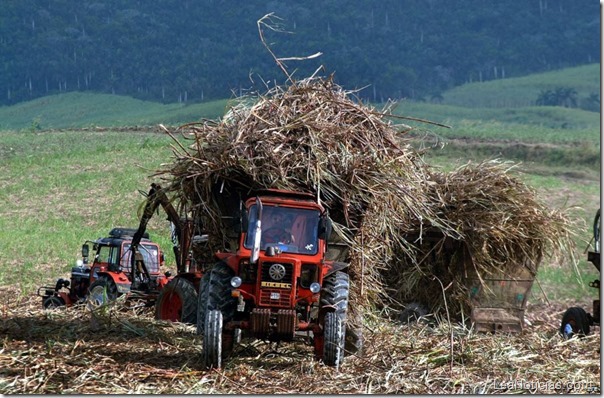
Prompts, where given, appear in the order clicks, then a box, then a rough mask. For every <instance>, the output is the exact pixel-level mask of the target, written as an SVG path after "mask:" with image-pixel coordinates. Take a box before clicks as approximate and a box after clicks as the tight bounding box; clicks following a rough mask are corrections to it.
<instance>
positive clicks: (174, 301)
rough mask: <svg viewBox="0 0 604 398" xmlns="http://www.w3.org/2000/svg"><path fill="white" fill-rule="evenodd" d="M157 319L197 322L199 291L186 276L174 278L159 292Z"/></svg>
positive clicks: (156, 306) (156, 307)
mask: <svg viewBox="0 0 604 398" xmlns="http://www.w3.org/2000/svg"><path fill="white" fill-rule="evenodd" d="M155 319H163V320H168V321H172V322H183V323H189V324H192V325H195V324H196V323H197V292H196V291H195V286H193V283H192V282H191V281H190V280H188V279H185V278H178V277H177V278H174V279H172V280H171V281H170V282H168V284H167V285H166V286H164V288H163V289H162V290H161V291H160V292H159V296H158V297H157V301H156V302H155Z"/></svg>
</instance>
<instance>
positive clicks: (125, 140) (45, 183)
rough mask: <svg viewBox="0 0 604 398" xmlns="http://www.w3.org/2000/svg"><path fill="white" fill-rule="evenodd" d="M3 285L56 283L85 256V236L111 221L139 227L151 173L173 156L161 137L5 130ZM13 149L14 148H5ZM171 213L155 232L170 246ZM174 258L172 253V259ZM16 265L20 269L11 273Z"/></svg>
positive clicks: (0, 191) (0, 194)
mask: <svg viewBox="0 0 604 398" xmlns="http://www.w3.org/2000/svg"><path fill="white" fill-rule="evenodd" d="M0 142H2V145H3V148H4V151H9V155H8V156H3V158H4V159H5V161H4V162H2V163H0V173H1V174H0V175H2V177H0V202H1V203H3V204H4V205H3V206H2V207H1V208H0V242H1V243H0V244H1V245H2V246H1V247H0V269H2V272H0V285H8V284H15V283H22V284H23V285H24V287H25V288H26V289H27V290H30V289H31V288H32V287H33V286H35V285H37V284H40V283H45V282H49V283H50V282H52V279H53V278H54V277H56V276H59V275H63V274H64V273H65V272H67V271H68V270H69V269H70V267H71V266H72V265H73V264H74V263H75V260H76V259H77V258H78V257H79V255H80V254H79V253H80V247H81V245H82V243H83V242H84V240H86V239H96V238H98V237H100V236H103V235H106V234H107V232H108V231H109V229H110V228H111V227H112V226H127V227H136V226H137V225H138V216H137V210H138V207H139V205H140V204H141V203H142V202H143V201H144V197H143V196H142V195H141V194H140V193H139V190H144V191H147V190H148V188H149V186H150V183H151V182H152V181H156V180H154V179H152V178H151V177H150V174H152V172H153V171H155V170H157V169H158V168H160V166H161V164H162V163H164V162H166V161H169V159H170V157H171V150H170V144H171V142H172V140H171V138H169V137H167V136H163V135H159V134H124V133H113V132H106V133H92V132H86V133H82V132H53V133H29V132H19V133H17V132H1V133H0ZM6 148H8V149H6ZM163 220H165V217H157V218H156V219H154V220H152V223H151V224H150V227H149V230H150V233H151V235H152V237H155V238H157V239H159V240H160V242H161V243H162V244H163V247H165V248H166V254H167V255H168V261H169V260H170V258H171V257H170V255H171V254H172V251H171V250H170V247H171V246H170V243H169V234H168V224H167V222H165V221H163ZM172 258H173V256H172ZM10 270H14V271H16V272H10Z"/></svg>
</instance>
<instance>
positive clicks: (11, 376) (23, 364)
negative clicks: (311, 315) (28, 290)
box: [0, 288, 600, 394]
mask: <svg viewBox="0 0 604 398" xmlns="http://www.w3.org/2000/svg"><path fill="white" fill-rule="evenodd" d="M4 290H6V288H3V295H4V294H5V293H6V294H8V293H9V292H8V291H4ZM17 296H18V295H17V294H15V295H13V296H12V297H17ZM576 304H577V303H572V305H576ZM580 304H582V305H583V306H584V307H585V308H589V306H590V305H591V304H590V303H580ZM569 305H571V303H556V304H554V305H546V304H535V305H531V306H529V309H528V315H527V321H528V322H529V323H530V325H528V326H527V327H526V329H525V331H524V333H523V334H522V335H505V334H497V335H491V334H476V333H473V332H472V331H468V330H467V329H465V328H463V327H462V326H461V325H458V324H453V325H452V326H449V324H448V323H446V322H444V323H442V324H440V325H438V326H429V325H426V324H422V323H419V324H414V325H410V326H402V325H397V324H393V323H389V322H387V321H384V320H383V319H378V318H375V319H370V320H368V322H367V332H366V334H367V335H366V347H365V353H364V355H362V356H350V357H347V358H346V360H345V361H344V363H343V365H342V366H341V367H340V369H339V371H338V370H336V369H334V368H333V367H328V366H324V365H323V364H322V363H318V362H317V361H315V360H313V359H312V347H311V346H310V345H307V344H306V343H305V341H304V339H303V338H300V339H299V340H296V341H295V342H293V343H289V344H283V345H280V346H275V345H274V344H273V345H269V344H267V343H263V342H259V341H255V342H252V341H248V340H245V339H244V340H243V341H242V344H240V345H238V346H237V348H236V350H235V352H236V356H235V357H234V358H232V359H231V360H230V361H229V362H228V363H227V364H226V366H225V367H224V369H222V370H212V371H207V370H204V368H203V364H202V360H201V340H200V337H199V336H197V335H196V334H195V330H194V329H195V328H194V327H193V326H187V325H184V324H178V323H168V322H159V321H156V320H154V319H153V317H152V313H151V311H150V310H143V309H138V310H133V309H124V307H123V304H118V305H117V306H115V307H114V308H112V309H111V310H110V311H108V312H107V313H105V314H98V315H97V316H96V317H95V316H93V315H92V314H91V313H90V312H89V311H87V310H85V309H83V308H70V309H67V310H61V311H54V312H48V311H44V310H41V309H40V302H39V299H36V298H28V299H22V300H14V301H9V302H6V303H4V305H3V307H2V311H1V317H0V335H1V336H2V346H1V348H0V369H1V370H0V393H2V394H128V393H139V394H144V393H157V394H339V393H349V394H364V393H373V394H391V393H397V394H402V393H405V394H429V393H432V394H448V393H455V394H457V393H459V394H475V393H487V394H494V393H496V394H500V393H519V392H524V393H527V392H532V393H571V392H572V393H593V394H595V393H599V392H600V329H599V328H598V327H596V328H594V329H595V330H594V331H593V333H592V334H591V335H589V336H588V337H586V338H581V339H579V338H572V339H570V340H564V339H562V337H561V336H560V335H558V333H557V329H558V327H559V322H560V321H559V320H560V317H561V315H562V313H563V311H564V310H565V309H566V307H568V306H569ZM137 312H138V313H137Z"/></svg>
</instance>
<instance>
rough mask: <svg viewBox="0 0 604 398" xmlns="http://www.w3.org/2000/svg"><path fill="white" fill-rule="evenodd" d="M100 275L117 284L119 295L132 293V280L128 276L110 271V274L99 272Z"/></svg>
mask: <svg viewBox="0 0 604 398" xmlns="http://www.w3.org/2000/svg"><path fill="white" fill-rule="evenodd" d="M98 275H99V276H107V277H108V278H110V279H111V280H113V282H114V283H115V286H116V287H117V292H118V293H119V294H126V293H130V286H132V283H131V282H130V280H129V279H128V276H127V275H126V274H125V273H123V272H111V271H108V272H99V273H98ZM97 278H98V277H97Z"/></svg>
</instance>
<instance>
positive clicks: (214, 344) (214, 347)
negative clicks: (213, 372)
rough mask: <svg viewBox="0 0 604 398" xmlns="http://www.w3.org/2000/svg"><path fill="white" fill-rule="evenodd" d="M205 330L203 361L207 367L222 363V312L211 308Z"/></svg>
mask: <svg viewBox="0 0 604 398" xmlns="http://www.w3.org/2000/svg"><path fill="white" fill-rule="evenodd" d="M204 324H205V329H204V331H203V362H204V366H206V367H207V368H217V369H218V368H220V367H221V365H222V312H220V311H219V310H210V311H208V312H207V313H206V319H205V322H204Z"/></svg>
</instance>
